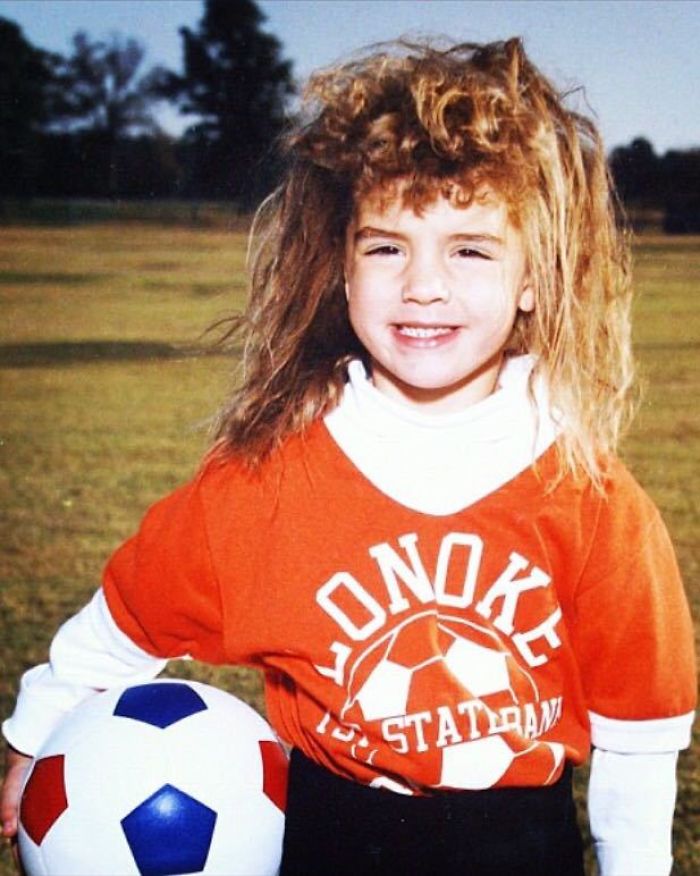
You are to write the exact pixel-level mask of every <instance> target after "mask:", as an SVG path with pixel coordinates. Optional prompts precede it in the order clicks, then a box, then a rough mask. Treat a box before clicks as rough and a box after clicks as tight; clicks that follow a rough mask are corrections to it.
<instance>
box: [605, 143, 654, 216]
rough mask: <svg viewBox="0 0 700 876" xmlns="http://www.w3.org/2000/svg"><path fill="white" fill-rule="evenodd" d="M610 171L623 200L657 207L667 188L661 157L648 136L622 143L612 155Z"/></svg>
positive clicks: (637, 204)
mask: <svg viewBox="0 0 700 876" xmlns="http://www.w3.org/2000/svg"><path fill="white" fill-rule="evenodd" d="M610 170H611V171H612V175H613V177H614V179H615V184H616V186H617V188H618V191H619V192H620V195H621V197H622V199H623V201H624V202H625V203H626V204H627V205H628V206H630V205H634V206H638V207H650V206H655V205H656V204H657V203H658V202H659V199H660V196H661V194H662V188H663V180H662V176H661V159H660V158H659V157H658V156H657V155H656V153H655V152H654V147H653V146H652V145H651V143H650V142H649V141H648V140H645V139H644V137H637V138H635V139H634V140H632V142H631V143H630V144H629V146H618V147H617V148H616V149H613V151H612V154H611V155H610Z"/></svg>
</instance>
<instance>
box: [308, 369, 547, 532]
mask: <svg viewBox="0 0 700 876" xmlns="http://www.w3.org/2000/svg"><path fill="white" fill-rule="evenodd" d="M533 364H534V359H533V358H532V357H530V356H521V357H517V358H513V359H508V360H507V361H506V364H505V366H504V368H503V369H502V371H501V375H500V377H499V381H498V386H497V388H496V391H495V392H494V393H493V394H492V395H490V396H488V397H487V398H485V399H484V400H483V401H481V402H478V403H477V404H475V405H471V406H470V407H468V408H466V409H465V410H463V411H459V412H458V413H450V414H437V415H436V414H428V413H423V412H422V411H418V410H416V409H415V408H413V407H409V406H408V405H404V404H401V403H400V402H397V401H395V400H394V399H391V398H389V397H387V396H386V395H384V394H383V393H381V392H379V390H377V389H376V387H375V386H374V385H373V384H372V382H371V381H370V380H369V379H368V377H367V374H366V372H365V369H364V366H363V365H362V363H361V362H359V361H357V360H355V361H353V362H351V363H350V366H349V369H348V383H347V385H346V387H345V392H344V394H343V398H342V400H341V402H340V404H339V405H338V406H337V407H336V408H335V409H334V410H333V411H332V412H331V413H330V414H328V416H326V418H325V423H326V425H327V427H328V430H329V431H330V433H331V435H332V436H333V438H334V439H335V441H336V443H337V444H338V445H339V446H340V448H341V449H342V450H343V452H344V453H345V454H346V456H348V457H349V458H350V460H351V461H352V462H353V463H354V464H355V465H356V466H357V468H359V469H360V471H362V473H363V474H364V475H365V476H366V477H367V478H368V479H369V480H370V481H371V482H372V483H373V484H374V485H375V486H376V487H377V488H378V489H380V490H381V491H382V492H383V493H385V494H386V495H387V496H389V497H391V498H392V499H394V500H395V501H397V502H399V503H400V504H402V505H405V506H406V507H408V508H412V509H413V510H415V511H420V512H422V513H426V514H434V515H438V516H440V515H445V514H453V513H455V512H456V511H459V510H461V509H462V508H466V507H468V506H469V505H472V504H473V503H474V502H476V501H478V500H479V499H481V498H483V497H484V496H486V495H488V494H489V493H492V492H493V491H494V490H496V489H498V487H500V486H502V485H503V484H504V483H506V482H507V481H509V480H511V479H512V478H513V477H515V476H516V475H517V474H519V473H520V472H521V471H523V470H524V469H526V468H528V467H529V466H530V465H531V464H532V463H533V462H534V461H535V460H536V459H537V458H538V457H539V456H540V455H541V454H542V453H543V452H544V451H545V450H546V449H547V448H548V447H549V446H550V445H551V444H552V443H553V441H554V440H555V438H556V435H557V427H556V425H555V422H554V420H553V419H552V417H551V415H550V413H549V408H548V404H547V393H546V391H545V388H544V386H543V384H542V383H541V382H539V381H535V386H534V393H533V397H530V393H529V392H528V382H529V377H530V373H531V371H532V367H533ZM417 460H420V465H416V461H417ZM457 473H458V475H459V476H456V474H457Z"/></svg>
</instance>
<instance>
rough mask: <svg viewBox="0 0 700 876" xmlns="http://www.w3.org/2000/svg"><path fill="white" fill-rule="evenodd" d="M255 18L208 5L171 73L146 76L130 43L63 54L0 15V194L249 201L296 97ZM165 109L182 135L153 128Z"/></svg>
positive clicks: (244, 2)
mask: <svg viewBox="0 0 700 876" xmlns="http://www.w3.org/2000/svg"><path fill="white" fill-rule="evenodd" d="M264 21H265V16H264V15H263V13H262V12H261V11H260V9H259V8H258V6H257V5H256V3H255V2H254V0H236V2H235V3H231V2H229V0H205V3H204V10H203V15H202V18H201V20H200V22H199V24H198V25H197V27H196V28H195V29H189V28H186V27H183V28H181V29H180V36H181V39H182V51H183V70H184V72H183V73H182V74H180V73H176V72H173V71H171V70H168V69H166V68H164V67H162V66H158V67H153V68H151V69H147V70H146V69H144V60H145V55H146V50H145V47H144V46H143V44H142V43H141V42H140V41H139V40H137V39H134V38H132V37H124V36H122V35H119V34H112V35H111V36H110V37H109V38H107V39H104V40H93V39H91V38H90V37H89V35H88V34H86V33H84V32H78V33H76V34H75V36H74V37H73V40H72V45H71V52H70V54H68V55H66V56H63V55H60V54H58V53H55V52H47V51H45V50H43V49H40V48H37V47H36V46H33V45H31V43H30V42H29V41H28V40H27V38H26V37H25V35H24V34H23V33H22V31H21V30H20V28H19V27H18V26H17V25H16V24H15V23H14V22H12V21H10V20H8V19H6V18H0V196H5V197H8V196H13V197H19V198H22V197H32V196H41V197H57V198H74V197H89V198H164V197H181V198H197V199H203V198H207V199H209V198H211V199H215V200H216V199H227V200H235V201H238V202H242V203H246V202H252V201H254V200H255V199H256V198H258V197H259V195H260V193H261V192H264V191H267V190H268V189H269V187H270V184H271V181H272V180H274V177H275V173H276V171H277V169H278V168H277V162H276V159H275V153H274V143H275V141H276V139H277V138H278V136H279V134H280V132H281V130H282V127H283V124H284V119H285V111H286V109H287V102H288V100H289V98H290V97H291V96H292V95H293V94H294V82H293V78H292V65H291V62H290V61H289V60H286V59H284V58H283V56H282V46H281V44H280V42H279V41H278V40H277V39H276V38H275V37H274V36H272V35H271V34H268V33H266V32H265V31H264V30H263V29H262V26H263V24H264ZM164 102H167V103H169V104H171V105H172V106H174V107H176V108H177V109H178V110H179V111H180V112H181V113H182V114H184V115H185V117H186V118H187V119H188V120H189V121H190V124H189V125H188V126H187V127H186V129H185V131H184V133H183V134H182V136H180V137H177V138H176V137H173V136H171V135H169V134H167V133H165V132H164V131H162V130H161V129H160V128H159V126H158V124H157V123H156V121H155V113H156V110H157V109H158V107H159V106H160V105H162V104H163V103H164Z"/></svg>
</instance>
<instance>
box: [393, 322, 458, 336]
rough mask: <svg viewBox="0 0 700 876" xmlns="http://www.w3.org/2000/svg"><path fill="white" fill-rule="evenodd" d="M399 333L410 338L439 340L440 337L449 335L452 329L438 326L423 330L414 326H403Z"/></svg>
mask: <svg viewBox="0 0 700 876" xmlns="http://www.w3.org/2000/svg"><path fill="white" fill-rule="evenodd" d="M399 331H400V332H401V334H402V335H407V336H408V337H409V338H437V337H439V336H440V335H446V334H448V333H449V332H450V329H449V328H442V327H438V326H435V327H431V328H422V327H418V326H414V325H402V326H401V327H400V328H399Z"/></svg>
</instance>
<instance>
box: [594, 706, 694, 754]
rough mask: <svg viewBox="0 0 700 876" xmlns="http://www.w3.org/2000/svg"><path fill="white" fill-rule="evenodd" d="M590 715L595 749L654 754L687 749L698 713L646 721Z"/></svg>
mask: <svg viewBox="0 0 700 876" xmlns="http://www.w3.org/2000/svg"><path fill="white" fill-rule="evenodd" d="M588 716H589V718H590V722H591V742H592V744H593V746H594V747H595V748H600V749H602V750H603V751H616V752H618V753H620V754H653V753H654V752H662V751H680V750H681V749H683V748H688V746H689V745H690V738H691V729H692V726H693V720H694V718H695V713H694V712H687V713H686V714H685V715H675V716H674V717H672V718H653V719H650V720H645V721H629V720H620V719H619V718H606V717H605V716H604V715H599V714H598V713H597V712H589V713H588Z"/></svg>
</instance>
